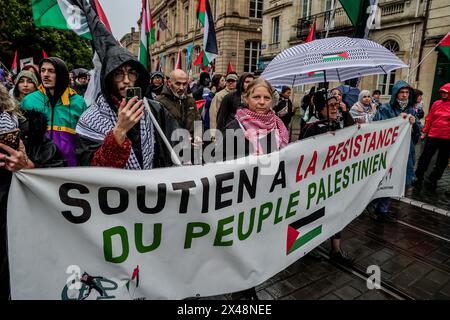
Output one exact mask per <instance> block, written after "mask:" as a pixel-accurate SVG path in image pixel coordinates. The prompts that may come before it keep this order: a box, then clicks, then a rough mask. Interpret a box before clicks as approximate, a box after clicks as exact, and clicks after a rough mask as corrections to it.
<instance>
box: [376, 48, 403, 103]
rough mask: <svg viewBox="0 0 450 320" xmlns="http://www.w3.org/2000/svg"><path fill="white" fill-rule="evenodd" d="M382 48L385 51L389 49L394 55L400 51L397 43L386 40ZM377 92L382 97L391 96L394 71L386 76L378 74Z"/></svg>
mask: <svg viewBox="0 0 450 320" xmlns="http://www.w3.org/2000/svg"><path fill="white" fill-rule="evenodd" d="M383 46H385V47H386V48H387V49H389V50H390V51H391V52H393V53H394V54H397V53H398V52H399V51H400V46H399V44H398V43H397V41H394V40H388V41H386V42H385V43H384V44H383ZM377 83H378V85H377V87H378V90H380V91H381V94H382V95H385V96H389V95H391V94H392V88H393V87H394V84H395V71H392V72H390V73H387V74H380V75H378V81H377Z"/></svg>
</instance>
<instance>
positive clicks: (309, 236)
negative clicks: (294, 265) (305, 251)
mask: <svg viewBox="0 0 450 320" xmlns="http://www.w3.org/2000/svg"><path fill="white" fill-rule="evenodd" d="M323 217H325V208H322V209H319V210H317V211H315V212H314V213H312V214H310V215H309V216H307V217H304V218H301V219H300V220H297V221H295V222H293V223H291V224H290V225H289V226H288V232H287V248H286V255H290V254H291V253H293V252H294V251H296V250H297V249H300V248H301V247H303V246H304V245H305V244H307V243H308V242H310V241H311V240H313V239H315V238H316V237H317V236H319V235H320V234H321V233H322V224H321V225H319V226H318V227H316V228H314V229H312V230H310V231H308V232H306V233H305V234H303V235H302V234H300V231H298V230H299V229H300V228H302V227H304V226H307V225H309V224H311V223H313V222H314V221H317V220H319V219H320V218H323Z"/></svg>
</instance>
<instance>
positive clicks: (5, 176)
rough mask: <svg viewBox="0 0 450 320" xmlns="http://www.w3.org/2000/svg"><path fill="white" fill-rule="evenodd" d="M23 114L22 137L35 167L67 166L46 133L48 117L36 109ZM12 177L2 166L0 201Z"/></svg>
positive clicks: (21, 123)
mask: <svg viewBox="0 0 450 320" xmlns="http://www.w3.org/2000/svg"><path fill="white" fill-rule="evenodd" d="M23 115H24V117H25V119H24V120H21V121H20V123H19V129H20V138H21V139H22V141H23V144H24V146H25V150H26V153H27V156H28V158H29V159H30V160H31V161H33V163H34V165H35V167H36V168H51V167H65V166H66V165H67V163H66V160H65V159H64V157H63V155H62V153H61V151H60V150H59V149H58V147H57V146H56V145H55V144H54V143H53V142H52V141H51V140H50V139H49V138H48V137H46V135H45V133H46V131H47V117H46V116H45V115H44V114H43V113H41V112H38V111H34V110H31V111H23ZM11 177H12V173H11V172H10V171H8V170H6V169H3V168H0V201H2V199H3V197H4V196H5V194H6V193H7V191H8V189H9V185H10V183H11ZM5 200H6V199H5ZM5 210H6V208H5Z"/></svg>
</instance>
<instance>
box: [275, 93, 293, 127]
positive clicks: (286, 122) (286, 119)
mask: <svg viewBox="0 0 450 320" xmlns="http://www.w3.org/2000/svg"><path fill="white" fill-rule="evenodd" d="M285 107H287V113H286V115H284V116H281V115H280V116H279V117H280V119H281V121H283V123H284V125H285V126H286V128H289V124H290V123H291V119H292V116H293V115H294V113H293V111H292V101H291V99H288V98H285V97H283V96H282V95H280V101H279V102H278V105H276V106H275V107H274V108H273V111H275V112H276V113H277V115H278V113H279V112H280V111H281V110H283V109H284V108H285Z"/></svg>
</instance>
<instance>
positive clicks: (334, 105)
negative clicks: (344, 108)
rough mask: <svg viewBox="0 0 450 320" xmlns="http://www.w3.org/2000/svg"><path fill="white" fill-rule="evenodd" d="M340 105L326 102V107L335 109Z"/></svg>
mask: <svg viewBox="0 0 450 320" xmlns="http://www.w3.org/2000/svg"><path fill="white" fill-rule="evenodd" d="M340 105H341V104H340V103H330V104H328V108H334V109H337V108H339V107H340Z"/></svg>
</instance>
